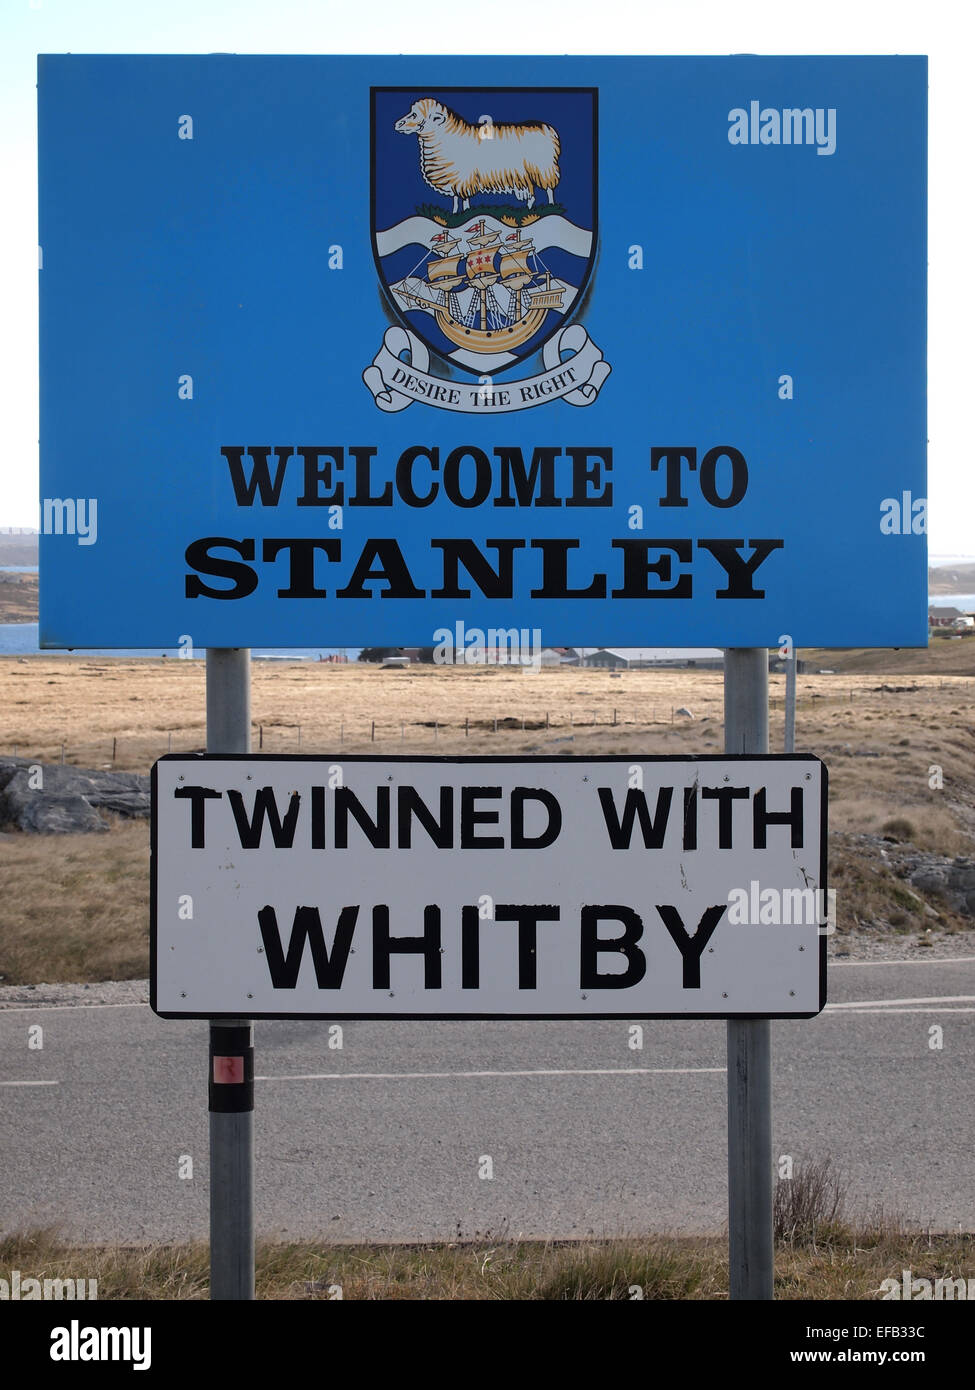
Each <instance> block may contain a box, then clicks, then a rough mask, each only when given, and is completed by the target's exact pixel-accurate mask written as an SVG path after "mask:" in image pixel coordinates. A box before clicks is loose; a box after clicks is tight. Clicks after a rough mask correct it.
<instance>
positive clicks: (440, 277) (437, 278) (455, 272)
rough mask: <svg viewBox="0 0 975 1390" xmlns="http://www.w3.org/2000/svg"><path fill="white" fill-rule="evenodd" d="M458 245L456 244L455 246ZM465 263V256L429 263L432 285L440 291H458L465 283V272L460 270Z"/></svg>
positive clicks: (428, 273) (428, 271) (447, 257)
mask: <svg viewBox="0 0 975 1390" xmlns="http://www.w3.org/2000/svg"><path fill="white" fill-rule="evenodd" d="M456 244H457V243H456V242H455V243H454V245H455V246H456ZM463 261H464V257H463V256H442V257H438V259H437V260H433V261H427V279H428V280H429V281H430V284H431V285H436V287H437V289H438V290H452V289H456V287H457V286H458V285H461V284H463V283H464V272H463V271H462V270H461V269H460V266H461V265H462V263H463Z"/></svg>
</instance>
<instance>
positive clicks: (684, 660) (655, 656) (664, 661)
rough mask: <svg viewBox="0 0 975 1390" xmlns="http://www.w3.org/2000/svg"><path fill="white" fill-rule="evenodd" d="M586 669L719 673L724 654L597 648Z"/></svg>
mask: <svg viewBox="0 0 975 1390" xmlns="http://www.w3.org/2000/svg"><path fill="white" fill-rule="evenodd" d="M581 664H582V665H583V666H591V667H596V668H602V669H603V670H610V671H634V670H645V669H649V668H651V667H670V668H672V669H680V670H702V671H706V670H718V669H720V668H721V667H722V666H723V665H724V654H723V653H722V652H721V651H720V650H719V649H718V648H717V647H597V648H596V649H595V650H594V651H591V652H590V651H587V652H586V655H585V656H584V657H583V658H582V661H581Z"/></svg>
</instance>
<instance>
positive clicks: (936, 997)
mask: <svg viewBox="0 0 975 1390" xmlns="http://www.w3.org/2000/svg"><path fill="white" fill-rule="evenodd" d="M897 1004H975V994H925V995H922V996H921V998H920V999H856V1000H851V1001H850V1002H849V1003H846V1002H844V1003H838V1004H827V1005H826V1009H825V1010H824V1012H826V1013H832V1012H833V1010H834V1009H886V1008H888V1007H893V1006H894V1005H897Z"/></svg>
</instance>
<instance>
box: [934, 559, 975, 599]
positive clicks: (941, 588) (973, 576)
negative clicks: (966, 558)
mask: <svg viewBox="0 0 975 1390" xmlns="http://www.w3.org/2000/svg"><path fill="white" fill-rule="evenodd" d="M928 593H929V594H935V595H936V596H937V597H939V598H946V597H948V595H950V594H975V565H952V566H948V565H945V566H944V567H943V568H939V569H929V570H928Z"/></svg>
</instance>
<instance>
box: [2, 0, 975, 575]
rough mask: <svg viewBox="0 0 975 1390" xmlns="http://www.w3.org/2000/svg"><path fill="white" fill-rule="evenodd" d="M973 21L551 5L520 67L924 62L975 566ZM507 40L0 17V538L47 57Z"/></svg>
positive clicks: (348, 23)
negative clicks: (885, 57)
mask: <svg viewBox="0 0 975 1390" xmlns="http://www.w3.org/2000/svg"><path fill="white" fill-rule="evenodd" d="M496 12H497V13H498V14H499V15H500V14H501V13H502V12H504V13H508V14H510V13H511V11H510V7H509V8H508V9H506V10H504V11H502V10H501V9H500V8H498V9H497V11H496ZM966 12H967V13H969V14H970V12H969V11H967V7H966V6H964V5H962V4H959V3H958V0H927V3H925V4H923V5H919V4H917V3H916V0H912V3H910V4H906V3H902V0H888V2H887V3H880V0H817V2H816V3H811V4H805V5H803V4H796V3H794V2H793V3H790V2H789V0H782V3H770V2H769V0H737V3H735V0H640V3H639V4H638V5H634V3H633V0H599V3H598V5H594V4H592V3H582V2H581V0H558V3H545V2H544V0H543V3H537V4H534V5H525V6H522V7H519V9H518V12H517V15H518V22H517V33H518V46H519V51H520V52H522V53H539V54H546V53H580V54H586V53H593V54H597V53H619V54H674V55H677V54H728V53H758V54H801V53H811V54H868V53H869V54H892V53H901V54H917V53H920V54H926V55H927V56H928V58H929V83H930V96H929V100H930V108H929V241H928V255H929V314H928V409H929V418H928V437H929V450H928V467H929V485H928V495H929V523H928V526H929V536H928V540H929V547H930V552H931V555H932V557H937V556H949V555H951V556H975V529H973V527H975V470H973V468H972V453H973V451H972V427H971V420H970V416H971V398H972V394H973V391H972V383H971V370H972V362H973V352H972V345H971V343H972V329H971V325H972V323H973V321H975V257H973V255H972V219H971V216H970V214H971V210H972V206H973V201H975V200H973V195H972V182H973V169H972V159H971V138H970V134H969V128H970V119H971V118H970V107H971V95H970V93H971V85H972V78H971V71H970V67H971V64H970V58H969V47H970V45H969V42H968V41H967V40H966V39H965V32H966V31H967V32H968V33H969V35H970V34H971V20H970V19H969V20H968V21H966V20H965V19H964V15H965V13H966ZM457 13H458V15H460V14H461V13H462V11H460V10H458V12H457ZM487 13H489V11H485V14H487ZM445 19H446V20H447V22H438V21H441V20H445ZM502 27H503V26H498V27H497V28H495V26H493V25H491V24H484V23H478V24H477V25H466V26H465V25H458V24H455V23H451V22H449V17H448V12H447V11H444V10H442V9H436V10H434V9H430V8H429V7H428V6H424V7H420V6H414V5H408V4H404V3H403V0H369V3H368V5H354V4H347V3H340V2H339V0H332V3H323V2H322V0H274V3H272V4H269V3H267V0H0V151H2V154H0V169H2V177H3V196H2V199H0V208H2V212H0V421H2V429H3V459H2V463H0V526H36V524H37V510H38V509H37V497H38V481H37V175H36V165H37V143H36V126H37V122H36V86H35V84H36V58H37V54H38V53H211V52H228V53H377V52H381V53H452V52H455V51H456V50H457V47H458V46H459V43H458V40H460V42H461V43H464V44H466V43H471V42H479V44H480V46H479V47H478V48H477V49H476V50H470V51H477V52H483V53H495V52H497V51H498V49H499V47H500V43H499V37H500V35H501V29H502ZM508 32H509V33H510V32H511V29H510V26H509V28H508ZM461 36H463V37H462V38H461ZM438 38H440V39H441V41H440V42H438V41H437V40H438Z"/></svg>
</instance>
